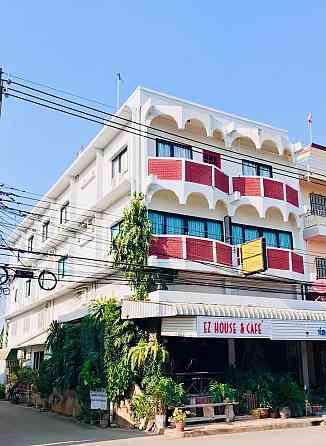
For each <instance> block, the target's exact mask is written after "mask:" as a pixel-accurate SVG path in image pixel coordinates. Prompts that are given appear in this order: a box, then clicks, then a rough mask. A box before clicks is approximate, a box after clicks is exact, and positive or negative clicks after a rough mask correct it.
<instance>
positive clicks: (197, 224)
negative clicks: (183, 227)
mask: <svg viewBox="0 0 326 446" xmlns="http://www.w3.org/2000/svg"><path fill="white" fill-rule="evenodd" d="M205 232H206V231H205V221H203V220H198V219H189V220H188V235H192V236H194V237H205Z"/></svg>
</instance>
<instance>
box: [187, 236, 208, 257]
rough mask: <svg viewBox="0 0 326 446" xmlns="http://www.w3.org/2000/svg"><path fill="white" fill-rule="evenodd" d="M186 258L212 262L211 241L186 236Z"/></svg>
mask: <svg viewBox="0 0 326 446" xmlns="http://www.w3.org/2000/svg"><path fill="white" fill-rule="evenodd" d="M186 246H187V259H188V260H202V261H206V262H213V260H214V259H213V242H211V241H209V240H200V239H196V238H188V237H187V245H186Z"/></svg>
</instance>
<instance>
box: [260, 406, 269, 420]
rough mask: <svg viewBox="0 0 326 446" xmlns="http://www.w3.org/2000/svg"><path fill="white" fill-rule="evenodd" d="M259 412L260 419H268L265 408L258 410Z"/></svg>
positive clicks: (267, 412) (267, 411) (267, 410)
mask: <svg viewBox="0 0 326 446" xmlns="http://www.w3.org/2000/svg"><path fill="white" fill-rule="evenodd" d="M259 412H260V418H268V417H269V409H267V408H265V407H261V408H260V409H259Z"/></svg>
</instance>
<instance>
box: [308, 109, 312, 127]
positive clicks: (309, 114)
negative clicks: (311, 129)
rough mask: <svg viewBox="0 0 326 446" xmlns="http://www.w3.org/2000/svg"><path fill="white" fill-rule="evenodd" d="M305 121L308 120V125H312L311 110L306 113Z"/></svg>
mask: <svg viewBox="0 0 326 446" xmlns="http://www.w3.org/2000/svg"><path fill="white" fill-rule="evenodd" d="M307 122H308V125H312V113H311V112H309V113H308V117H307Z"/></svg>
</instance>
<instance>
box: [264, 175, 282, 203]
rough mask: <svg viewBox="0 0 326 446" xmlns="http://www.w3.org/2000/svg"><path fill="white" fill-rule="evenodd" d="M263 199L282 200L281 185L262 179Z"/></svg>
mask: <svg viewBox="0 0 326 446" xmlns="http://www.w3.org/2000/svg"><path fill="white" fill-rule="evenodd" d="M264 197H268V198H275V199H276V200H284V190H283V183H279V182H278V181H275V180H270V179H268V178H264Z"/></svg>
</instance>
